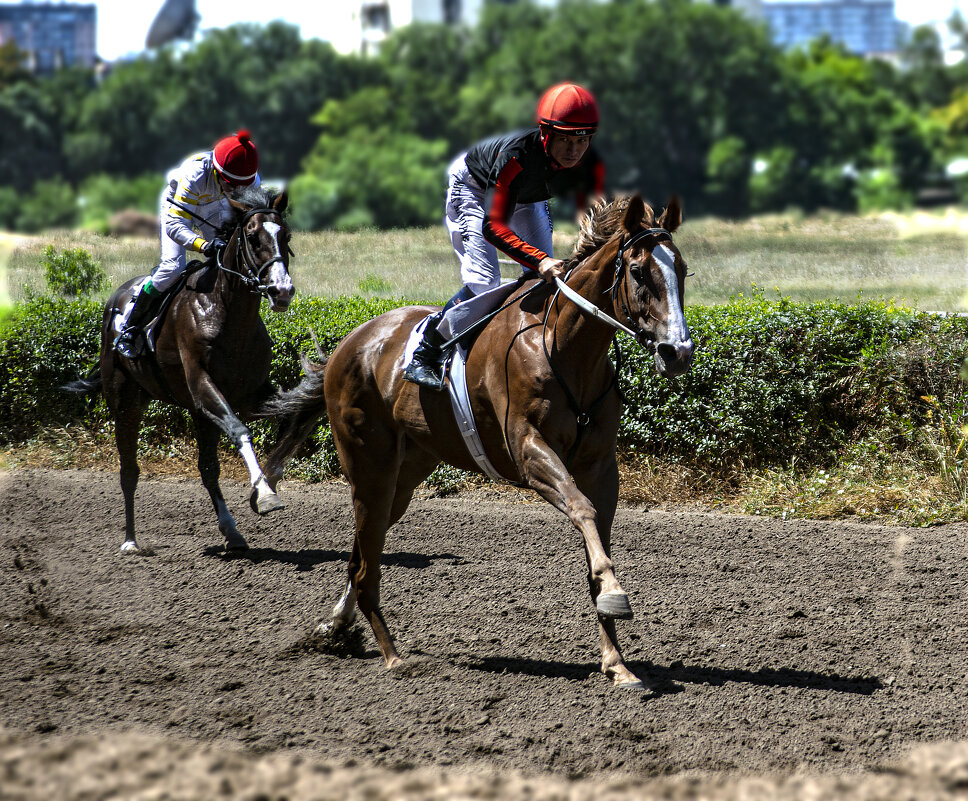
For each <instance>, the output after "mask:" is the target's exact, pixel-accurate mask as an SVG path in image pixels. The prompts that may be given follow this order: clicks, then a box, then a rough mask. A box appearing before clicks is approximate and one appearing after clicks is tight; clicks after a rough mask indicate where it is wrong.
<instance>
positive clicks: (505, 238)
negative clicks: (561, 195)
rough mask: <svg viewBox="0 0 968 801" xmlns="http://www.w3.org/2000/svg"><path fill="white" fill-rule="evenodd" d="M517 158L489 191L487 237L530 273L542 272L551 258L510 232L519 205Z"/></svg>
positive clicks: (486, 202)
mask: <svg viewBox="0 0 968 801" xmlns="http://www.w3.org/2000/svg"><path fill="white" fill-rule="evenodd" d="M521 170H522V168H521V165H520V164H519V163H518V161H517V160H516V159H510V160H509V161H508V163H507V164H505V165H504V167H503V168H502V169H501V172H500V173H499V174H498V177H497V181H496V183H495V185H494V186H492V187H490V188H489V189H488V190H487V194H486V197H485V213H484V238H485V239H486V240H487V241H488V242H490V243H491V244H492V245H494V247H496V248H497V249H498V250H500V251H501V252H502V253H506V254H507V255H508V256H510V257H511V258H512V259H514V260H515V261H516V262H518V264H521V265H523V266H524V267H527V268H528V269H529V270H539V266H540V265H541V263H542V262H543V261H546V260H549V259H550V260H552V261H557V260H556V259H551V257H550V256H549V255H548V254H547V253H545V252H544V251H543V250H541V249H540V248H536V247H535V246H534V245H530V244H528V243H527V242H525V241H524V240H523V239H522V238H521V237H519V236H518V235H517V234H516V233H514V231H512V230H511V226H510V219H511V214H512V213H513V212H514V207H515V205H516V203H517V192H515V191H514V188H513V185H512V183H513V181H514V179H515V178H516V177H517V176H518V174H519V173H520V172H521Z"/></svg>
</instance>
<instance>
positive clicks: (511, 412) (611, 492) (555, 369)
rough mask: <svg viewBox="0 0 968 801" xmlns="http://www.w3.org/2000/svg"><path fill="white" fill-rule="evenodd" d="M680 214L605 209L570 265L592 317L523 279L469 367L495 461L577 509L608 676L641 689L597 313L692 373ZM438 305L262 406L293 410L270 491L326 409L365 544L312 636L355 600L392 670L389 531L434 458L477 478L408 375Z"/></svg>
mask: <svg viewBox="0 0 968 801" xmlns="http://www.w3.org/2000/svg"><path fill="white" fill-rule="evenodd" d="M681 221H682V211H681V208H680V205H679V201H678V199H677V198H673V199H672V200H671V201H670V203H669V206H668V208H667V209H666V210H665V212H664V213H663V214H662V216H661V217H659V219H658V220H656V219H655V218H654V213H653V211H652V209H651V208H649V207H648V206H647V205H646V204H645V203H644V202H643V201H642V199H641V198H640V197H638V196H635V197H633V198H631V199H627V198H626V199H621V200H618V201H615V202H613V203H610V204H606V203H599V204H597V205H595V206H594V207H592V208H591V209H589V211H588V212H586V214H585V216H584V218H583V220H582V225H581V231H580V234H579V238H578V242H577V244H576V246H575V255H574V256H573V258H572V259H571V260H570V262H569V264H568V266H569V267H570V270H569V272H568V275H567V285H568V287H569V288H570V289H571V290H574V291H575V292H577V293H578V294H579V295H581V296H582V297H581V298H577V300H578V301H582V298H584V299H585V300H584V301H582V305H583V306H585V308H584V310H583V309H582V308H581V306H579V305H577V304H576V303H575V302H573V301H572V300H569V299H566V297H564V296H563V295H562V293H560V292H557V293H556V292H555V291H554V289H553V288H552V287H550V286H547V285H545V284H543V283H542V284H536V283H535V282H534V281H532V282H529V284H530V290H528V289H526V288H522V289H520V290H517V294H516V295H515V297H514V298H513V299H512V301H511V302H510V303H509V304H508V305H507V306H506V308H504V309H503V310H502V311H501V312H500V313H499V314H498V315H497V316H495V317H494V318H493V319H492V320H491V321H490V322H489V323H488V324H487V325H486V326H485V327H484V329H483V331H482V332H481V333H480V335H479V336H478V338H477V340H476V342H475V343H474V345H473V348H472V349H471V350H470V353H469V354H468V357H467V364H466V375H467V386H468V390H469V393H470V398H471V402H472V406H473V411H474V417H475V420H476V422H477V427H478V430H479V432H480V437H481V441H482V443H483V446H484V449H485V452H486V454H487V457H488V458H489V460H490V462H491V464H492V465H493V466H494V467H495V468H496V469H497V471H498V472H499V473H500V474H501V476H502V477H503V478H505V479H506V480H508V481H509V482H512V483H515V484H518V485H520V486H524V487H530V488H531V489H533V490H535V491H536V492H537V493H538V494H539V495H541V497H543V498H544V499H545V500H547V501H548V502H549V503H551V504H552V505H553V506H554V507H555V508H556V509H558V510H560V511H561V512H563V513H564V514H565V515H567V516H568V518H569V519H570V520H571V522H572V523H573V524H574V525H575V527H576V528H577V529H578V530H579V531H580V532H581V535H582V537H583V538H584V545H585V555H586V558H587V563H588V585H589V587H590V589H591V597H592V602H593V603H594V605H595V609H596V612H597V613H598V628H599V635H600V641H601V650H602V662H601V670H602V672H603V673H605V675H606V676H608V677H609V678H610V679H611V680H612V681H613V682H614V684H615V685H617V686H621V687H630V688H642V687H643V683H642V681H641V680H640V679H639V678H638V677H637V676H636V675H635V674H634V673H632V671H631V670H629V669H628V668H627V667H626V666H625V663H624V661H623V659H622V655H621V652H620V650H619V646H618V641H617V638H616V628H615V620H616V619H622V618H626V619H627V618H631V617H632V607H631V605H630V604H629V600H628V596H627V595H626V593H625V591H624V590H623V589H622V586H621V585H620V584H619V581H618V579H617V578H616V576H615V571H614V569H613V566H612V560H611V558H610V556H609V542H610V529H611V525H612V519H613V517H614V514H615V508H616V504H617V502H618V486H619V479H618V467H617V464H616V454H615V448H616V446H615V441H616V436H617V433H618V424H619V418H620V416H621V414H622V404H621V399H620V396H619V394H618V392H617V391H616V388H615V369H614V367H613V365H612V363H611V361H610V359H609V358H608V351H609V346H610V344H611V342H612V339H613V337H614V336H615V330H614V329H615V325H610V324H608V322H606V321H603V319H602V318H603V316H607V317H608V318H611V323H613V324H617V325H620V326H621V327H624V329H625V330H629V331H631V332H632V333H634V334H635V335H636V337H637V339H638V341H639V343H640V344H641V345H643V346H644V347H646V348H647V349H648V350H650V351H651V352H652V357H653V361H654V363H655V367H656V368H657V370H658V371H659V373H660V374H661V375H663V376H676V375H680V374H682V373H684V372H685V371H687V370H688V369H689V366H690V364H691V361H692V354H693V344H692V339H691V335H690V333H689V327H688V325H687V324H686V320H685V317H684V314H683V280H684V277H685V273H686V265H685V262H684V261H683V259H682V257H681V256H680V254H679V251H678V249H677V248H676V246H675V245H674V244H673V241H672V237H671V234H672V233H673V232H674V231H675V230H676V229H677V228H678V227H679V225H680V223H681ZM525 286H526V287H527V286H528V285H527V284H526V285H525ZM569 294H572V295H573V296H574V293H573V292H571V293H569ZM592 304H594V307H593V306H592ZM431 311H433V310H432V309H431V308H428V307H406V308H400V309H396V310H393V311H390V312H387V313H386V314H383V315H381V316H379V317H376V318H374V319H373V320H370V321H369V322H367V323H364V324H363V325H361V326H360V327H359V328H357V329H356V330H354V331H353V332H351V333H350V334H349V335H348V336H347V337H346V338H345V339H343V340H342V341H341V342H340V343H339V345H338V346H337V348H336V349H335V351H334V352H333V354H332V355H331V356H330V357H329V358H328V360H327V361H326V362H325V365H322V364H320V365H315V366H313V365H309V364H308V363H306V362H305V361H304V366H309V367H310V369H309V370H307V375H306V377H305V378H304V379H303V381H302V382H301V383H300V384H299V385H298V386H297V387H296V388H295V389H293V390H292V391H290V392H288V393H284V394H282V395H281V396H279V397H278V398H277V399H275V401H273V403H272V404H270V406H269V407H267V410H268V411H271V412H274V413H275V414H278V415H281V416H283V418H284V423H283V425H282V427H281V430H280V433H281V434H282V438H281V439H280V442H279V444H278V445H277V446H276V448H275V449H274V450H273V451H272V453H271V454H270V455H269V457H268V459H267V460H266V475H267V476H268V477H269V481H270V483H271V484H273V485H274V483H275V482H276V481H278V479H279V477H280V476H281V474H282V469H283V465H284V463H285V461H286V460H287V459H288V458H289V456H291V455H292V453H293V452H294V450H295V448H296V447H297V446H298V444H299V442H301V441H302V439H303V438H304V437H305V436H306V435H308V433H309V431H311V429H312V428H313V426H314V425H315V422H316V421H317V420H318V418H319V416H320V415H321V414H322V413H323V407H324V402H325V412H326V413H327V414H328V417H329V423H330V426H331V427H332V431H333V438H334V440H335V443H336V448H337V451H338V453H339V459H340V464H341V466H342V468H343V471H344V472H345V474H346V477H347V478H348V479H349V484H350V489H351V492H352V498H353V507H354V512H355V518H356V538H355V541H354V545H353V550H352V554H351V556H350V560H349V566H348V570H349V580H348V583H347V586H346V589H345V592H344V593H343V595H342V597H341V598H340V600H339V601H338V603H337V604H336V606H335V608H334V609H333V614H332V619H331V620H330V621H329V622H327V623H325V624H323V625H321V626H320V627H319V628H318V629H317V632H318V633H320V634H327V635H329V636H334V635H337V634H339V633H340V632H341V630H344V629H345V628H346V627H347V626H349V625H350V624H351V623H352V622H353V620H354V618H355V615H356V608H357V607H358V608H359V610H360V611H361V612H362V613H363V615H364V617H365V618H366V619H367V621H368V622H369V624H370V626H371V627H372V629H373V633H374V635H375V636H376V640H377V643H378V645H379V648H380V651H381V652H382V654H383V658H384V660H385V661H386V665H387V667H389V668H392V667H394V666H395V665H397V664H398V663H399V662H400V661H401V660H400V656H399V655H398V653H397V650H396V648H395V647H394V643H393V639H392V638H391V635H390V631H389V630H388V628H387V624H386V621H385V620H384V617H383V614H382V613H381V610H380V556H381V553H382V551H383V548H384V543H385V541H386V534H387V529H388V528H389V527H390V526H391V525H392V524H393V523H395V522H396V521H397V520H399V519H400V517H401V516H402V515H403V513H404V511H405V510H406V509H407V506H408V504H409V503H410V500H411V498H412V496H413V492H414V490H415V489H416V487H417V485H418V484H420V482H422V481H423V480H424V479H425V478H426V477H427V476H428V475H429V474H430V473H431V472H432V471H433V469H434V468H435V467H436V466H437V465H438V464H439V463H440V462H447V463H448V464H451V465H454V466H455V467H458V468H460V469H462V470H468V471H472V472H481V469H480V468H479V467H478V466H477V464H476V463H475V461H474V460H473V459H472V457H471V455H470V453H469V452H468V450H467V448H466V447H465V445H464V439H463V437H462V436H461V434H460V431H459V430H458V427H457V423H456V422H455V419H454V414H453V411H452V409H451V402H450V399H449V397H448V394H447V392H435V391H433V390H428V389H426V388H423V387H420V386H418V385H416V384H412V383H409V382H407V381H405V380H404V379H403V377H402V368H403V359H404V350H405V347H406V345H407V340H408V337H409V335H410V331H411V329H413V327H414V326H415V325H416V324H417V323H418V322H419V321H420V320H421V319H422V318H423V317H425V316H427V315H428V314H429V313H431ZM615 318H619V319H620V320H621V321H623V322H622V323H618V320H616V319H615Z"/></svg>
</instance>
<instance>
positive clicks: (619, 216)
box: [569, 196, 654, 267]
mask: <svg viewBox="0 0 968 801" xmlns="http://www.w3.org/2000/svg"><path fill="white" fill-rule="evenodd" d="M629 200H631V198H630V197H628V196H625V197H618V198H615V199H614V200H611V201H608V200H605V199H598V200H594V201H592V204H591V205H590V206H589V207H588V208H587V209H585V211H584V212H583V213H582V215H581V218H580V219H579V221H578V239H577V240H576V241H575V249H574V250H573V251H572V254H571V258H570V259H569V264H570V266H572V267H573V266H575V265H577V264H578V263H579V262H581V261H584V260H585V259H587V258H588V257H589V256H591V255H592V253H594V252H595V251H596V250H598V249H599V248H601V247H602V245H604V244H605V243H606V242H608V240H609V239H611V238H612V237H613V236H614V235H615V232H616V231H618V229H619V227H620V226H621V225H622V221H623V220H624V218H625V210H626V209H627V208H628V205H629ZM645 212H646V215H645V216H646V220H651V219H652V217H653V214H654V213H653V211H652V207H651V206H649V204H648V203H647V204H646V205H645Z"/></svg>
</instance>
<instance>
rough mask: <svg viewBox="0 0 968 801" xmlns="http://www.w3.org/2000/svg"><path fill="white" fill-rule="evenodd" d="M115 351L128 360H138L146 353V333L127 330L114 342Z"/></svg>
mask: <svg viewBox="0 0 968 801" xmlns="http://www.w3.org/2000/svg"><path fill="white" fill-rule="evenodd" d="M114 349H115V350H116V351H117V352H118V353H120V354H121V355H122V356H124V358H126V359H137V358H138V357H139V356H141V355H142V354H143V353H144V352H145V336H144V331H142V330H141V329H139V328H126V329H125V330H124V331H122V332H121V333H120V334H118V337H117V339H115V340H114Z"/></svg>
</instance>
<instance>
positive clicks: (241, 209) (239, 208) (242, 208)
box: [227, 198, 249, 214]
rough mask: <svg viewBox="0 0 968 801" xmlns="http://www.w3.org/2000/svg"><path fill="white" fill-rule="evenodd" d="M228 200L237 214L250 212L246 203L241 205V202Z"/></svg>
mask: <svg viewBox="0 0 968 801" xmlns="http://www.w3.org/2000/svg"><path fill="white" fill-rule="evenodd" d="M227 199H228V201H229V205H230V206H231V207H232V208H233V209H235V211H236V212H237V213H239V214H245V213H246V212H247V211H248V210H249V207H248V206H246V205H245V204H244V203H239V201H237V200H233V199H232V198H227Z"/></svg>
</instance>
